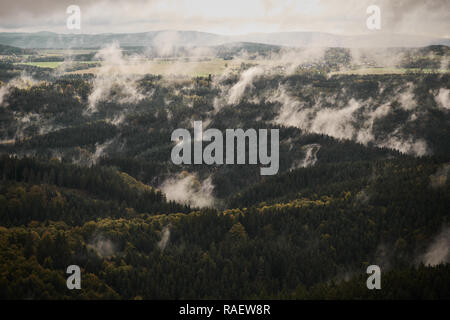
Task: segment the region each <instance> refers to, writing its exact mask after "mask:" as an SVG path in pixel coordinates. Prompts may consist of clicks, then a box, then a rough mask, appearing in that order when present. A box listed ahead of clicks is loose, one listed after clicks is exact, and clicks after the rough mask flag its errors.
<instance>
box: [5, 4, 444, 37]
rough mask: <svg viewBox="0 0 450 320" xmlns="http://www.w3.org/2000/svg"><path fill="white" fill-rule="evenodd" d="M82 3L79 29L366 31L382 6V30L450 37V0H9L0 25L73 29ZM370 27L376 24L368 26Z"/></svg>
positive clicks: (8, 29)
mask: <svg viewBox="0 0 450 320" xmlns="http://www.w3.org/2000/svg"><path fill="white" fill-rule="evenodd" d="M71 4H74V5H78V6H79V7H80V9H81V18H82V20H81V30H80V31H78V32H77V33H105V32H107V33H109V32H112V33H128V32H145V31H151V30H196V31H204V32H212V33H219V34H225V35H236V34H248V33H254V32H279V31H321V32H329V33H337V34H346V35H354V34H364V33H369V32H371V31H369V30H368V29H367V28H366V19H367V17H368V14H367V13H366V9H367V7H368V6H369V5H371V4H375V5H378V6H379V7H380V8H381V23H382V25H381V27H382V29H381V32H387V33H406V34H412V35H428V36H436V37H450V31H449V29H450V22H449V21H450V0H223V1H218V0H100V1H92V0H90V1H87V0H69V1H67V0H39V1H36V0H11V1H1V3H0V31H5V32H13V31H14V32H15V31H21V32H37V31H53V32H58V33H71V32H72V31H71V30H67V29H66V19H67V17H68V16H69V15H68V14H67V13H66V9H67V7H68V6H69V5H71ZM372 32H374V31H372Z"/></svg>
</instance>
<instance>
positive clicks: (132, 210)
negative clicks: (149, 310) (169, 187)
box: [0, 158, 450, 299]
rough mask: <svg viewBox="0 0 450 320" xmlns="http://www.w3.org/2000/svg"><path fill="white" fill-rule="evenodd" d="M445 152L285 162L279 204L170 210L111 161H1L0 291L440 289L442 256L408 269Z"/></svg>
mask: <svg viewBox="0 0 450 320" xmlns="http://www.w3.org/2000/svg"><path fill="white" fill-rule="evenodd" d="M448 160H449V159H443V158H424V159H410V160H403V161H399V160H395V159H392V160H384V161H379V162H375V163H373V164H370V163H365V162H361V163H359V164H358V163H342V164H340V165H339V166H338V167H333V166H331V165H330V166H331V167H330V168H328V165H325V166H324V167H317V168H315V169H314V170H311V169H309V170H311V172H307V171H308V170H307V169H305V170H303V169H298V170H297V171H295V172H294V173H293V174H292V175H286V176H283V177H280V178H279V181H280V184H277V183H275V180H274V181H271V182H267V185H266V186H265V187H267V188H268V190H272V192H273V197H272V198H278V197H279V195H280V194H286V196H285V197H284V198H282V199H279V200H277V201H279V202H276V203H273V204H268V203H261V204H258V205H256V206H251V207H242V208H240V209H232V210H226V211H223V212H220V211H216V210H212V209H203V210H201V211H195V212H188V211H187V210H185V212H186V213H181V211H183V209H182V208H180V207H176V206H175V205H174V204H165V203H164V201H163V198H161V195H160V194H159V193H157V192H155V191H153V190H152V189H148V187H145V186H142V185H141V184H140V183H139V182H137V181H135V180H134V179H132V178H130V177H128V176H125V178H123V175H121V174H118V173H116V172H113V171H111V170H107V169H100V168H98V167H92V168H90V169H81V168H77V167H71V166H64V165H61V164H60V163H59V162H54V163H49V164H40V163H39V162H36V161H34V160H31V159H23V160H17V159H12V158H2V161H1V164H2V165H1V170H2V171H1V176H2V179H3V183H2V188H1V189H0V191H1V195H0V203H1V207H2V208H3V209H2V216H1V219H2V221H1V222H2V225H8V226H9V228H5V227H1V228H0V247H1V250H0V252H1V253H0V255H1V256H2V258H1V259H0V261H1V267H2V270H3V271H4V272H7V273H8V274H9V276H8V277H7V278H1V280H0V281H1V284H2V285H1V286H0V288H2V289H1V290H0V296H1V297H2V298H24V297H26V298H35V299H36V298H38V299H40V298H62V297H77V298H119V297H120V298H126V299H130V298H140V297H142V298H150V299H154V298H158V299H161V298H230V299H238V298H254V297H259V298H261V297H263V298H264V297H265V298H333V297H334V298H346V297H351V298H383V299H386V298H445V297H446V295H448V293H449V291H448V290H449V288H448V286H447V284H448V279H449V277H450V269H449V268H448V265H447V266H438V267H431V266H428V267H424V266H422V267H420V268H419V269H417V270H416V269H411V267H412V266H414V265H415V264H421V263H429V261H428V260H427V259H429V254H430V252H429V250H430V246H431V245H432V244H433V243H434V242H435V241H436V239H437V238H436V237H437V236H438V235H439V233H440V232H441V231H442V228H443V227H445V224H447V223H448V222H449V216H448V215H449V212H450V211H449V210H448V209H449V203H450V187H449V184H448V183H447V182H446V180H445V179H444V176H443V175H442V174H441V173H440V172H441V171H442V169H443V168H446V166H448V165H447V163H448ZM337 169H339V170H337ZM327 170H328V171H327ZM332 171H334V172H335V174H334V175H333V174H330V173H331V172H332ZM327 172H328V173H327ZM297 175H301V179H300V178H297ZM286 179H288V180H286ZM124 181H125V182H127V183H125V182H124ZM289 181H290V182H289ZM278 185H279V186H278ZM283 186H284V188H285V189H283ZM262 187H263V186H261V190H262ZM280 188H281V189H280ZM287 189H289V192H286V190H287ZM261 190H260V192H262V191H261ZM283 190H284V191H283ZM294 192H295V193H296V192H298V193H297V194H296V195H295V197H293V196H291V195H293V193H294ZM138 194H140V196H139V195H138ZM252 194H253V193H248V194H247V197H242V198H240V200H239V201H250V200H252V202H255V200H259V198H258V197H256V198H255V199H252V197H251V195H252ZM257 194H258V193H257ZM117 200H118V201H117ZM268 200H269V201H270V197H268ZM236 201H238V200H236ZM185 209H187V208H185ZM158 210H160V211H161V210H162V211H165V213H168V212H170V210H175V212H180V213H173V214H163V215H161V214H157V211H158ZM177 210H178V211H177ZM180 261H181V262H182V263H180ZM412 261H413V262H414V264H413V265H411V262H412ZM69 263H72V264H73V263H75V264H78V265H80V266H81V267H82V269H83V274H84V277H83V285H84V288H85V289H84V290H83V291H82V292H80V293H78V292H73V291H72V292H68V291H67V290H66V289H65V278H63V276H64V268H65V266H66V265H67V264H69ZM368 264H378V265H380V267H381V268H382V270H384V271H385V272H386V273H383V275H385V276H383V277H384V278H383V281H386V287H384V288H386V290H383V291H380V292H368V291H367V290H363V286H364V285H365V282H361V281H362V280H361V273H363V272H364V270H365V269H364V268H365V267H366V266H367V265H368ZM25 268H26V270H28V272H27V276H25V277H23V276H20V275H21V274H23V272H24V270H25ZM344 275H345V276H344ZM405 277H410V278H408V284H406V283H405V282H404V280H401V279H405ZM427 277H430V279H434V280H435V279H441V281H434V280H433V281H425V280H423V279H427ZM343 279H347V280H349V279H351V280H350V282H345V281H344V282H343ZM414 279H417V281H413V282H410V281H411V280H414ZM419 279H422V280H419ZM330 281H331V282H330ZM383 283H384V282H383ZM413 283H414V284H415V285H413ZM418 286H420V290H419V289H418Z"/></svg>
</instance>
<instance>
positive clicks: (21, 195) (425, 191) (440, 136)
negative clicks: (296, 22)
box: [0, 34, 450, 300]
mask: <svg viewBox="0 0 450 320" xmlns="http://www.w3.org/2000/svg"><path fill="white" fill-rule="evenodd" d="M41 36H42V37H44V36H45V34H43V35H41ZM1 39H3V38H2V36H1V34H0V43H1ZM5 39H6V38H5ZM210 49H211V51H212V52H213V53H210V54H213V57H209V58H204V57H203V58H202V59H203V60H195V61H196V63H197V64H198V65H201V66H202V67H201V68H203V64H208V66H209V67H211V66H210V65H209V63H211V61H210V60H211V59H212V60H213V61H215V62H214V63H216V64H219V63H220V64H221V65H222V66H223V70H220V72H218V71H217V70H209V69H208V70H207V71H206V73H205V72H203V73H201V72H197V71H196V74H194V75H192V74H190V75H180V74H179V73H177V72H178V71H179V70H178V69H176V68H180V67H179V66H178V65H177V63H178V64H182V63H186V64H187V63H188V62H189V63H191V62H192V61H194V60H192V59H194V58H192V56H190V57H191V58H189V59H191V60H189V61H188V62H186V61H187V60H186V59H188V58H185V57H186V56H189V48H187V47H183V46H180V47H178V49H176V50H175V49H174V50H175V51H174V52H170V54H161V53H158V52H156V51H148V50H145V49H144V48H141V47H134V46H133V47H126V46H122V47H121V46H118V45H117V44H116V45H112V46H109V47H106V48H103V47H102V48H91V49H90V50H86V49H85V48H84V49H83V50H81V49H80V50H79V51H80V52H78V53H76V51H77V50H75V53H74V52H73V51H71V52H70V53H67V52H63V53H60V52H59V51H58V52H56V53H54V54H52V55H48V53H46V52H43V51H42V50H40V49H39V48H34V47H33V48H27V47H25V46H24V47H23V48H18V47H14V46H9V45H4V46H0V50H1V54H2V58H1V59H0V140H1V141H0V142H1V143H0V299H299V300H302V299H449V298H450V264H449V261H450V260H449V259H450V255H449V247H450V217H449V214H450V176H449V175H450V143H449V141H450V100H449V92H450V76H449V72H448V65H445V66H444V67H443V65H444V64H445V63H448V61H449V60H448V59H449V54H450V53H449V48H448V47H447V46H444V45H434V46H424V47H419V48H395V49H394V48H393V49H390V50H387V54H389V55H391V56H399V57H401V59H399V62H398V65H397V66H396V69H395V70H394V71H392V70H390V69H389V70H387V69H383V70H382V72H381V71H380V70H378V69H377V70H378V72H358V73H353V72H350V71H352V70H358V68H359V67H360V65H359V64H361V61H356V60H355V53H354V51H352V50H350V49H344V48H340V47H339V48H337V47H334V48H333V47H330V48H327V49H323V50H324V51H323V52H321V53H317V56H318V57H319V58H320V59H318V60H314V61H313V62H310V61H303V60H302V61H300V62H299V63H298V64H296V65H291V64H288V65H286V61H285V60H284V59H276V58H274V57H280V56H281V57H282V56H283V55H285V54H287V53H286V52H284V50H288V49H286V48H284V47H282V46H276V45H272V46H269V45H263V44H260V45H257V44H252V43H238V44H235V45H233V46H226V45H218V46H211V48H210ZM289 50H291V49H289ZM292 50H294V49H292ZM296 50H297V49H295V50H294V51H293V52H290V51H289V52H288V53H289V54H288V56H289V57H296V54H297V55H298V56H301V54H300V53H298V52H297V51H296ZM81 51H82V52H81ZM86 51H88V52H86ZM111 52H112V53H111ZM244 53H245V54H244ZM135 55H138V56H139V57H141V58H142V59H143V58H145V59H148V60H149V61H153V63H155V64H157V65H158V66H159V67H158V68H162V67H161V65H164V66H166V65H168V64H169V65H172V69H170V72H169V71H167V70H162V69H158V68H156V67H155V68H156V69H155V70H153V71H149V72H146V73H145V74H140V75H136V74H135V73H136V68H135V65H133V63H135V60H133V59H132V57H134V56H135ZM68 57H70V63H71V64H70V65H68V62H67V61H69V58H68ZM195 59H198V57H195ZM205 59H206V60H205ZM208 59H210V60H208ZM292 59H293V58H292ZM302 59H303V58H302ZM361 59H363V60H364V63H363V64H364V66H367V65H368V66H371V67H374V68H375V67H376V66H377V64H376V63H377V62H374V61H372V60H371V59H372V58H371V57H369V56H363V58H361ZM85 60H86V61H85ZM111 60H114V61H111ZM161 60H163V62H161ZM268 60H270V61H272V63H271V64H270V65H269V66H268V64H267V63H266V64H263V63H261V61H266V62H267V61H268ZM80 61H84V62H83V63H81V62H80ZM288 62H289V63H290V62H292V61H291V60H289V61H288ZM39 63H42V64H39ZM52 63H55V64H58V63H61V65H59V66H58V67H55V66H54V65H52ZM158 63H159V64H158ZM112 66H115V67H117V68H119V71H117V70H116V71H114V68H113V67H112ZM128 68H131V69H132V68H134V69H132V70H133V71H129V70H128ZM205 68H206V67H205ZM181 69H183V67H181ZM288 69H289V70H290V71H287V70H288ZM349 70H350V71H349ZM399 70H400V71H399ZM181 71H182V70H181ZM194 121H202V123H203V126H204V127H205V129H206V128H216V129H218V130H219V131H220V132H223V133H225V131H226V130H227V129H230V128H242V129H243V130H247V129H256V130H258V129H278V130H279V170H278V172H277V174H275V175H267V176H265V175H261V174H260V167H261V166H263V165H260V164H256V165H255V164H248V162H247V163H246V164H234V165H232V164H212V165H208V164H205V163H203V164H195V165H194V164H174V163H173V161H171V151H172V149H173V147H174V146H175V144H176V143H175V142H174V141H172V140H171V134H172V132H173V131H174V130H175V129H177V128H186V129H187V130H188V131H189V132H191V133H193V122H194ZM200 143H201V144H202V145H203V146H206V145H207V144H208V142H207V141H206V140H204V141H200ZM234 151H236V152H237V149H236V150H234ZM227 152H229V150H227ZM236 152H235V153H236ZM70 265H77V266H79V267H80V269H81V285H82V289H81V290H68V288H67V285H66V280H67V277H68V274H67V273H66V269H67V267H68V266H70ZM371 265H377V266H379V267H380V269H381V290H369V289H368V288H367V285H366V280H367V278H368V277H369V274H367V272H366V270H367V268H368V267H369V266H371Z"/></svg>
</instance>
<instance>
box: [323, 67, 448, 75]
mask: <svg viewBox="0 0 450 320" xmlns="http://www.w3.org/2000/svg"><path fill="white" fill-rule="evenodd" d="M407 72H417V73H448V72H450V70H449V69H406V68H361V69H352V70H341V71H335V72H331V73H330V74H331V75H335V74H355V75H365V74H368V75H370V74H405V73H407Z"/></svg>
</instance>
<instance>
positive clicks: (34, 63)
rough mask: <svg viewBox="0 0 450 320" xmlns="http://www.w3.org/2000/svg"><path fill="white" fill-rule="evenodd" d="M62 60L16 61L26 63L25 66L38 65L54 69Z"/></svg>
mask: <svg viewBox="0 0 450 320" xmlns="http://www.w3.org/2000/svg"><path fill="white" fill-rule="evenodd" d="M62 63H63V62H61V61H50V62H48V61H45V62H20V63H16V64H18V65H20V64H21V65H27V66H34V67H39V68H51V69H55V68H58V67H59V66H60V65H61V64H62Z"/></svg>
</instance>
